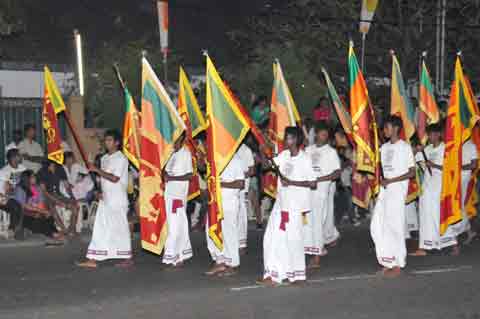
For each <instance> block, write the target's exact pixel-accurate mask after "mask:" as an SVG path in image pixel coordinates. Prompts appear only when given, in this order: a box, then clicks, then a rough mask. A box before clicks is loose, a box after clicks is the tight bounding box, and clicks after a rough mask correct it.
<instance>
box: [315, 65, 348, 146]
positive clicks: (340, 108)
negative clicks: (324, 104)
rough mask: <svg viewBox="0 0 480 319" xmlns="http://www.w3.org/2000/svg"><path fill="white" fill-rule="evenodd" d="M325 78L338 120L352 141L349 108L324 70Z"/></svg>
mask: <svg viewBox="0 0 480 319" xmlns="http://www.w3.org/2000/svg"><path fill="white" fill-rule="evenodd" d="M322 73H323V76H324V77H325V82H326V83H327V88H328V93H329V94H330V98H331V99H332V102H333V106H334V107H335V111H336V112H337V116H338V119H339V120H340V123H341V124H342V127H343V130H344V131H345V134H346V135H347V137H348V139H349V140H350V141H352V117H351V116H350V113H349V112H348V110H347V108H346V107H345V105H344V104H343V101H342V100H341V99H340V97H339V96H338V94H337V90H336V89H335V86H334V85H333V83H332V81H331V80H330V77H329V76H328V73H327V70H325V69H324V68H322Z"/></svg>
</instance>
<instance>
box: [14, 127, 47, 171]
mask: <svg viewBox="0 0 480 319" xmlns="http://www.w3.org/2000/svg"><path fill="white" fill-rule="evenodd" d="M24 134H25V138H24V139H23V140H22V141H21V142H20V143H19V144H18V150H19V151H20V155H22V156H23V165H24V166H25V167H26V168H27V169H31V170H32V171H33V172H34V173H37V172H38V171H39V170H40V168H41V167H42V165H41V164H42V162H43V160H44V156H45V154H44V153H43V150H42V147H41V146H40V144H38V143H37V142H36V141H35V126H34V125H33V124H27V125H25V129H24Z"/></svg>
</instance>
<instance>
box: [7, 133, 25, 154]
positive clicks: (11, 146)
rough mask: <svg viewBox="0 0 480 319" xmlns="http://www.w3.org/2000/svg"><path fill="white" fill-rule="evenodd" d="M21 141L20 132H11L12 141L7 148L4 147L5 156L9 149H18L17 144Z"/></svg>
mask: <svg viewBox="0 0 480 319" xmlns="http://www.w3.org/2000/svg"><path fill="white" fill-rule="evenodd" d="M21 141H22V130H14V131H13V141H12V142H10V144H8V145H7V146H5V154H7V152H8V151H9V150H11V149H14V148H16V149H18V144H20V142H21Z"/></svg>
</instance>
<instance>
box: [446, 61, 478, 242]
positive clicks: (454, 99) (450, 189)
mask: <svg viewBox="0 0 480 319" xmlns="http://www.w3.org/2000/svg"><path fill="white" fill-rule="evenodd" d="M477 120H478V114H477V113H476V110H475V104H474V101H473V96H472V94H471V89H470V85H469V84H468V82H467V79H466V77H465V75H464V74H463V69H462V64H461V61H460V57H457V60H456V62H455V80H454V84H453V85H452V88H451V92H450V101H449V105H448V109H447V120H446V125H445V135H444V142H445V154H444V160H443V178H442V193H441V196H440V233H441V234H444V233H445V231H446V230H447V229H448V226H450V225H452V224H455V223H457V222H459V221H460V220H462V202H461V200H462V187H461V176H462V175H461V173H462V145H463V143H464V142H465V141H466V140H468V138H470V136H471V134H472V130H473V127H474V126H475V123H476V122H477Z"/></svg>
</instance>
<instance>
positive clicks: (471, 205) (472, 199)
mask: <svg viewBox="0 0 480 319" xmlns="http://www.w3.org/2000/svg"><path fill="white" fill-rule="evenodd" d="M465 83H466V84H467V87H468V92H469V95H470V97H471V100H472V102H473V107H474V110H475V114H476V115H477V116H478V115H479V113H480V112H479V109H478V104H477V99H476V97H475V94H474V93H473V89H472V85H471V83H470V80H469V79H468V77H467V76H465ZM471 140H472V142H473V143H474V144H475V146H476V148H477V152H478V153H480V127H479V126H478V122H477V124H476V125H475V126H474V127H473V129H472V136H471ZM479 173H480V168H479V167H477V168H476V169H475V170H474V171H473V172H472V176H471V177H470V181H469V182H468V187H467V194H466V195H465V203H464V205H465V211H466V212H467V215H468V218H473V217H475V216H477V204H478V201H479V198H478V192H477V183H478V174H479Z"/></svg>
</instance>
